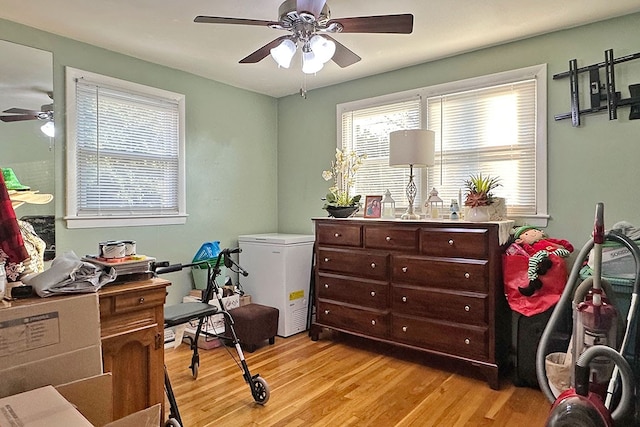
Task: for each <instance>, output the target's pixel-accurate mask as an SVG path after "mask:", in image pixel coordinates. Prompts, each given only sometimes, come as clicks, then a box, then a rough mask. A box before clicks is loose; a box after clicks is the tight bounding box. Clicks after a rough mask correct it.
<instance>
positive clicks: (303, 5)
mask: <svg viewBox="0 0 640 427" xmlns="http://www.w3.org/2000/svg"><path fill="white" fill-rule="evenodd" d="M326 2H327V1H326V0H297V2H296V10H297V11H298V13H300V12H309V13H313V16H315V17H316V18H317V17H318V16H319V15H320V12H322V8H323V7H324V5H325V3H326Z"/></svg>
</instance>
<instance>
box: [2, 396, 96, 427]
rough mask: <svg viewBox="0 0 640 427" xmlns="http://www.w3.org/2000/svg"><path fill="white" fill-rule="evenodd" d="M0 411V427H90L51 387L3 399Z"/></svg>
mask: <svg viewBox="0 0 640 427" xmlns="http://www.w3.org/2000/svg"><path fill="white" fill-rule="evenodd" d="M0 408H2V410H1V411H0V427H14V426H21V427H55V426H60V427H62V426H69V427H92V424H91V423H90V422H89V421H88V420H87V419H86V418H85V417H84V416H83V415H82V414H81V413H80V412H79V411H78V410H77V409H76V408H74V406H73V405H72V404H71V403H70V402H69V401H68V400H66V399H65V398H64V397H63V396H62V395H61V394H60V393H58V391H56V389H55V388H53V387H52V386H46V387H41V388H37V389H35V390H29V391H25V392H23V393H19V394H14V395H12V396H8V397H4V398H2V399H0Z"/></svg>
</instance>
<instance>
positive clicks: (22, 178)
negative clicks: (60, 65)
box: [0, 40, 55, 249]
mask: <svg viewBox="0 0 640 427" xmlns="http://www.w3.org/2000/svg"><path fill="white" fill-rule="evenodd" d="M0 58H2V59H1V60H0V116H2V117H4V118H5V120H6V117H8V116H21V118H24V116H25V114H21V113H23V112H14V113H5V111H6V110H10V109H22V110H33V111H35V112H43V111H44V110H47V109H51V108H52V107H53V106H52V105H51V104H52V103H53V100H52V97H53V55H52V54H51V52H46V51H43V50H40V49H35V48H32V47H28V46H24V45H20V44H16V43H12V42H8V41H4V40H0ZM50 95H51V97H50ZM45 112H46V111H45ZM49 117H50V116H49ZM47 121H49V120H48V118H46V117H45V116H44V115H41V116H40V118H38V117H35V116H34V115H33V114H32V115H31V118H30V119H28V120H17V119H15V118H14V119H10V120H9V121H3V120H0V167H1V168H3V169H4V168H11V169H12V170H13V171H14V173H15V176H16V177H17V178H18V180H19V182H20V184H22V185H24V186H28V187H30V188H31V190H33V191H38V192H39V193H41V194H54V191H55V175H54V164H55V163H54V139H53V138H51V137H49V136H46V135H45V134H44V133H43V131H42V130H41V129H40V128H41V127H42V126H43V125H44V124H45V123H46V122H47ZM15 211H16V217H18V218H19V219H20V218H24V217H32V218H33V217H40V216H50V217H51V220H52V219H53V216H54V215H55V204H54V202H49V203H46V204H31V203H24V204H22V205H20V206H19V207H15ZM29 222H31V223H32V224H33V220H29ZM47 224H48V223H47ZM47 224H40V225H41V226H43V227H44V230H40V229H38V228H40V227H38V226H35V227H34V228H36V232H37V233H38V235H40V237H41V238H43V240H45V241H46V242H47V245H49V244H50V243H53V242H49V241H48V239H47V237H46V236H45V234H47V229H48V232H49V233H51V234H53V221H51V224H50V225H47ZM47 249H49V248H47Z"/></svg>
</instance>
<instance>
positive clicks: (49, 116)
mask: <svg viewBox="0 0 640 427" xmlns="http://www.w3.org/2000/svg"><path fill="white" fill-rule="evenodd" d="M47 95H49V98H51V100H53V93H51V92H48V93H47ZM3 113H6V114H7V115H3V116H0V120H2V121H3V122H19V121H23V120H47V121H52V120H53V103H51V104H46V105H43V106H42V107H40V111H36V110H26V109H24V108H9V109H8V110H4V111H3Z"/></svg>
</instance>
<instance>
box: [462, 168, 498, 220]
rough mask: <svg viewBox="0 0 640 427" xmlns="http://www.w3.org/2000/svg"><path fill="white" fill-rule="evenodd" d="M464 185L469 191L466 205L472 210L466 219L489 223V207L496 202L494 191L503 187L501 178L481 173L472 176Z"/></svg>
mask: <svg viewBox="0 0 640 427" xmlns="http://www.w3.org/2000/svg"><path fill="white" fill-rule="evenodd" d="M464 185H465V188H466V190H467V193H466V198H465V201H464V205H465V206H469V207H470V208H471V209H469V214H468V217H467V218H466V219H468V220H469V221H476V222H481V221H488V220H489V211H488V209H487V207H488V206H489V205H491V204H492V203H493V201H494V196H493V190H494V189H496V188H497V187H499V186H500V185H502V184H500V178H497V177H491V176H489V175H487V176H483V175H482V173H479V174H477V175H471V176H470V177H469V179H467V180H466V181H465V182H464Z"/></svg>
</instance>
